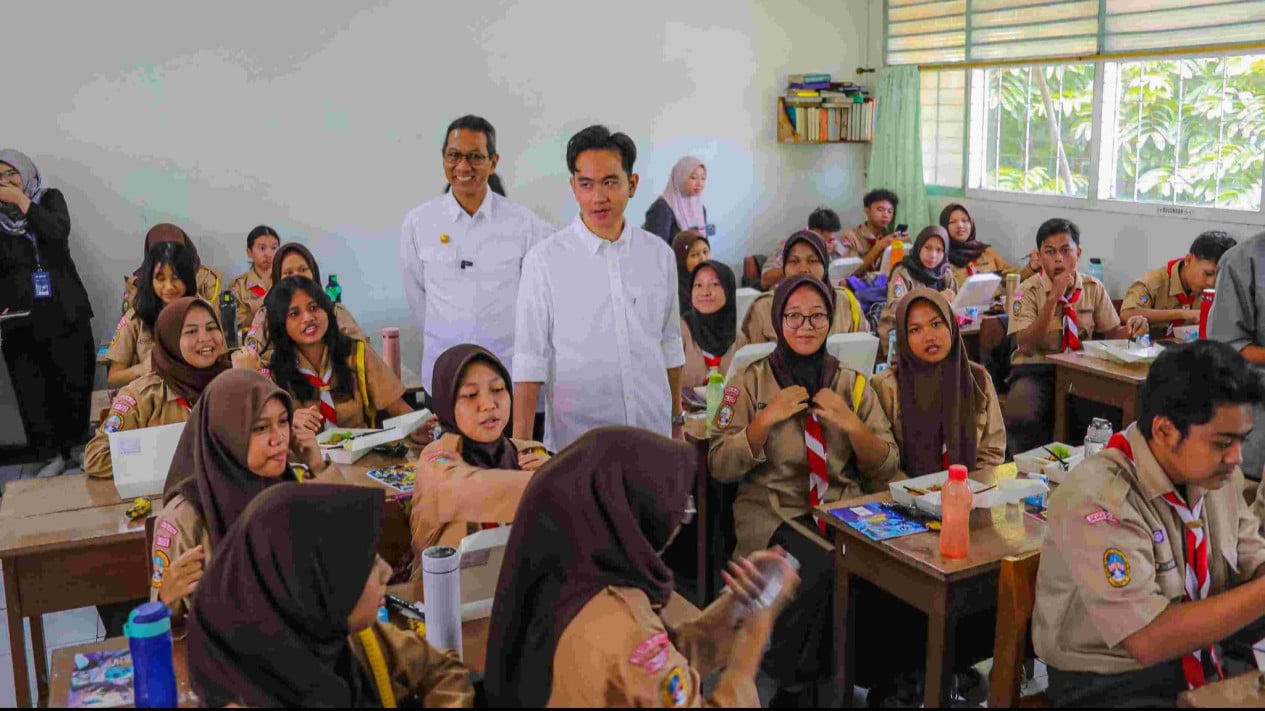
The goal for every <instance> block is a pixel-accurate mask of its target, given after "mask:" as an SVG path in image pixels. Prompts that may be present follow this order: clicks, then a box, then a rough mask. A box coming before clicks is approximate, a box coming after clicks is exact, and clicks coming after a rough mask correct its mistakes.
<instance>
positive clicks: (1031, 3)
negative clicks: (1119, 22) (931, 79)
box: [967, 0, 1099, 61]
mask: <svg viewBox="0 0 1265 711" xmlns="http://www.w3.org/2000/svg"><path fill="white" fill-rule="evenodd" d="M1098 2H1099V0H1062V1H1058V2H1052V1H1051V0H971V3H970V10H969V15H968V25H969V27H970V32H969V35H970V45H969V47H968V50H967V58H968V59H970V60H971V61H979V60H989V59H1027V58H1032V57H1067V56H1074V55H1081V54H1094V53H1095V52H1096V51H1097V50H1098Z"/></svg>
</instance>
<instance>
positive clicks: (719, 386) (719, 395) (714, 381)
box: [707, 368, 725, 423]
mask: <svg viewBox="0 0 1265 711" xmlns="http://www.w3.org/2000/svg"><path fill="white" fill-rule="evenodd" d="M724 397H725V376H723V375H721V374H720V371H719V370H716V369H715V368H712V369H711V372H709V373H708V374H707V422H708V423H711V421H712V418H714V417H716V410H718V409H720V402H721V400H722V399H724Z"/></svg>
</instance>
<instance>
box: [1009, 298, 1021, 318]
mask: <svg viewBox="0 0 1265 711" xmlns="http://www.w3.org/2000/svg"><path fill="white" fill-rule="evenodd" d="M1010 312H1011V313H1013V314H1014V315H1016V316H1018V315H1019V299H1015V303H1014V304H1012V305H1011V307H1010Z"/></svg>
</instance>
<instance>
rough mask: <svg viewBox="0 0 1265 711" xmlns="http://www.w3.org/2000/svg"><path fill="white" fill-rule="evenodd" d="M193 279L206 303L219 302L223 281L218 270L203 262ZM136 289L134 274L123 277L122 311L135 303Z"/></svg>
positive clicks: (199, 294)
mask: <svg viewBox="0 0 1265 711" xmlns="http://www.w3.org/2000/svg"><path fill="white" fill-rule="evenodd" d="M194 281H195V282H196V283H197V289H198V296H201V297H202V298H203V299H206V301H207V303H211V304H218V303H219V299H220V291H222V288H221V283H222V282H223V281H224V278H223V277H221V276H220V273H219V272H217V271H215V270H214V269H212V268H210V267H208V266H206V265H205V264H204V265H202V266H200V267H198V273H197V275H196V276H195V277H194ZM137 290H138V288H137V286H136V275H135V274H128V275H127V276H125V277H123V311H125V312H126V311H127V310H128V309H131V308H133V307H134V306H135V305H136V292H137Z"/></svg>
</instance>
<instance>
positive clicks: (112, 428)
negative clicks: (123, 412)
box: [101, 415, 123, 433]
mask: <svg viewBox="0 0 1265 711" xmlns="http://www.w3.org/2000/svg"><path fill="white" fill-rule="evenodd" d="M122 426H123V419H122V418H120V417H119V416H118V415H110V416H109V417H107V418H106V420H105V424H103V425H101V431H102V432H106V433H112V432H118V431H119V428H120V427H122Z"/></svg>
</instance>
